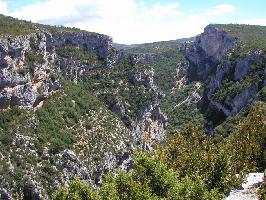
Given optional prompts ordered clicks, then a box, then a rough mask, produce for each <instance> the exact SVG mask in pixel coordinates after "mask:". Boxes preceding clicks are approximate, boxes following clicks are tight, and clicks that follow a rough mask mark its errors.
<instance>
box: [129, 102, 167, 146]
mask: <svg viewBox="0 0 266 200" xmlns="http://www.w3.org/2000/svg"><path fill="white" fill-rule="evenodd" d="M166 122H167V117H166V116H165V115H164V114H163V113H162V112H161V109H160V106H159V104H154V105H149V106H145V107H144V108H143V109H142V111H141V114H140V118H139V120H138V123H137V125H136V128H135V129H134V130H133V136H134V138H135V139H136V141H138V143H139V146H141V148H142V149H146V150H150V151H151V150H153V145H154V144H157V143H159V142H161V141H163V139H164V138H165V127H166Z"/></svg>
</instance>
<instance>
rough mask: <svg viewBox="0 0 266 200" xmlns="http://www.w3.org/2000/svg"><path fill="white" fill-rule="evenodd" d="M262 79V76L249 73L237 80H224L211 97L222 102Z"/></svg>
mask: <svg viewBox="0 0 266 200" xmlns="http://www.w3.org/2000/svg"><path fill="white" fill-rule="evenodd" d="M260 81H262V77H260V76H258V75H255V74H253V73H252V74H250V75H249V76H246V77H244V78H243V79H241V80H240V81H239V82H238V81H237V82H234V81H228V80H225V81H224V83H223V86H222V88H220V89H219V90H218V91H216V92H215V94H214V95H213V98H214V99H215V100H217V101H219V102H221V103H223V102H224V101H225V100H226V98H228V97H234V96H236V95H238V94H239V93H240V92H242V91H243V90H244V89H246V88H248V87H250V86H252V85H254V84H256V83H258V82H260Z"/></svg>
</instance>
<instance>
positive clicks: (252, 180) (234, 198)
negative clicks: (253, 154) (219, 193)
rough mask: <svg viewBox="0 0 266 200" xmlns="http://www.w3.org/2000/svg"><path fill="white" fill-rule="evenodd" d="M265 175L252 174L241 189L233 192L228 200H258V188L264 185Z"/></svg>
mask: <svg viewBox="0 0 266 200" xmlns="http://www.w3.org/2000/svg"><path fill="white" fill-rule="evenodd" d="M263 178H264V173H250V174H248V175H247V177H246V181H245V182H244V183H243V184H242V186H241V188H240V189H238V190H234V191H232V192H231V193H230V194H229V196H228V197H226V200H258V199H259V198H258V194H257V193H258V188H259V186H260V185H261V184H262V181H263Z"/></svg>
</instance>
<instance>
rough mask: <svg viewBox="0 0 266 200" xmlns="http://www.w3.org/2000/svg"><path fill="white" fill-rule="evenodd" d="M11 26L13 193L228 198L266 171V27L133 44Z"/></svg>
mask: <svg viewBox="0 0 266 200" xmlns="http://www.w3.org/2000/svg"><path fill="white" fill-rule="evenodd" d="M0 30H1V31H0V35H1V37H0V109H1V110H0V192H1V197H2V198H3V199H9V198H11V197H12V198H15V199H18V198H22V199H23V198H24V199H51V198H54V199H64V198H65V199H73V198H74V197H72V196H71V195H72V193H71V191H74V190H75V188H76V189H77V188H83V191H86V195H92V196H93V197H91V198H89V199H106V198H107V199H112V198H114V199H127V198H129V196H130V195H132V196H131V197H130V198H131V199H174V197H176V198H177V199H178V198H179V199H180V198H181V199H182V198H184V197H186V199H222V198H223V197H224V196H225V195H227V194H228V193H229V192H230V190H231V189H233V188H235V187H237V186H238V185H239V181H240V180H238V179H237V180H236V178H235V174H237V173H239V174H241V175H242V174H243V175H244V174H245V173H248V172H252V170H258V171H262V170H263V169H264V168H265V166H266V165H265V163H266V161H265V156H264V154H265V142H266V135H265V133H266V131H265V111H266V110H265V101H266V93H265V92H266V90H265V86H266V77H265V74H266V73H265V72H266V68H265V66H266V49H265V44H264V43H265V31H266V29H265V27H260V26H248V25H209V26H207V27H206V28H205V30H204V33H202V34H200V35H198V36H197V37H196V39H194V38H192V41H190V40H189V42H187V41H185V42H184V40H181V41H179V40H176V41H164V42H155V43H146V44H139V45H133V46H131V47H130V48H126V49H125V48H124V47H123V48H124V49H123V50H118V49H116V48H115V46H116V45H113V42H112V39H111V38H110V37H109V36H106V35H102V34H98V33H93V32H87V31H83V30H79V29H76V28H67V27H54V26H48V25H41V24H36V23H31V22H27V21H20V20H17V19H14V18H11V17H6V16H2V15H1V16H0ZM194 40H195V41H194ZM250 134H251V135H252V136H250ZM250 137H251V138H250ZM247 138H249V139H247ZM247 141H249V142H248V143H247ZM241 145H242V146H241ZM238 147H239V148H238ZM242 147H243V148H242ZM141 151H143V152H141ZM229 155H230V156H229ZM249 155H250V156H249ZM243 158H246V159H243ZM121 169H122V170H124V171H120V170H121ZM128 170H130V171H129V172H128V173H127V172H126V171H128ZM108 172H110V174H108ZM112 173H115V174H117V176H113V174H112ZM106 174H108V175H106ZM73 179H80V180H82V181H80V180H74V181H72V180H73ZM69 184H70V188H71V187H72V186H73V188H74V189H73V190H71V189H69V190H68V189H67V188H68V186H69ZM123 184H124V185H123ZM142 186H143V187H142ZM59 188H61V189H59ZM125 188H130V189H132V190H134V191H131V190H130V189H125ZM57 189H59V190H58V191H57V192H55V190H57ZM54 192H55V193H54ZM52 193H53V195H54V196H53V197H52ZM76 194H77V195H78V194H79V193H76ZM82 194H83V193H82ZM120 194H122V195H125V196H119V195H120ZM68 195H70V196H68ZM79 195H80V194H79ZM108 195H110V196H108ZM112 195H113V196H112ZM128 195H129V196H128ZM118 196H119V197H118ZM196 197H197V198H196ZM82 198H84V196H83V197H82ZM82 198H81V199H82ZM86 198H87V197H86ZM86 198H85V199H86ZM130 198H129V199H130ZM77 199H79V197H77Z"/></svg>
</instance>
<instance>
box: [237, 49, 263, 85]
mask: <svg viewBox="0 0 266 200" xmlns="http://www.w3.org/2000/svg"><path fill="white" fill-rule="evenodd" d="M254 62H256V63H258V64H261V62H262V57H261V54H260V52H255V53H252V54H250V55H248V56H247V57H245V58H243V59H240V60H238V61H237V62H236V67H235V73H234V79H235V80H236V81H238V80H240V79H241V78H243V77H244V76H245V75H247V74H248V73H249V72H250V70H251V67H252V64H253V63H254Z"/></svg>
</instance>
